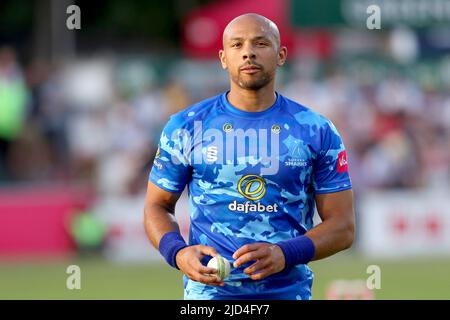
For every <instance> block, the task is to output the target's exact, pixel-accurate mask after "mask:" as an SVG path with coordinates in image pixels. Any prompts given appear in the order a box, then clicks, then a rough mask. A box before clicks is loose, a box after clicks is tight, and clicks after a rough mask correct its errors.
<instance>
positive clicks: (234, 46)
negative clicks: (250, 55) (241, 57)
mask: <svg viewBox="0 0 450 320" xmlns="http://www.w3.org/2000/svg"><path fill="white" fill-rule="evenodd" d="M231 46H232V47H233V48H236V47H240V46H241V44H240V43H233V44H232V45H231Z"/></svg>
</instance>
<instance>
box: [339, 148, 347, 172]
mask: <svg viewBox="0 0 450 320" xmlns="http://www.w3.org/2000/svg"><path fill="white" fill-rule="evenodd" d="M337 171H338V173H343V172H347V171H348V163H347V152H346V151H345V150H343V151H341V152H339V154H338V161H337Z"/></svg>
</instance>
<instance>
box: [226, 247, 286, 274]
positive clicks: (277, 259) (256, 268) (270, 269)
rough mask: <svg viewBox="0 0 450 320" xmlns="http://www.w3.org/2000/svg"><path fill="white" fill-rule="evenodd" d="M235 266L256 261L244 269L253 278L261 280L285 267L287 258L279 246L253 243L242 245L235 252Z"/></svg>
mask: <svg viewBox="0 0 450 320" xmlns="http://www.w3.org/2000/svg"><path fill="white" fill-rule="evenodd" d="M233 259H235V261H234V264H233V266H234V267H235V268H237V267H239V266H240V265H242V264H245V263H247V262H250V261H255V260H256V262H255V263H253V264H252V265H251V266H249V267H247V268H245V269H244V273H246V274H248V275H249V276H250V278H251V279H253V280H261V279H264V278H265V277H267V276H270V275H271V274H274V273H277V272H280V271H282V270H283V269H284V266H285V260H284V254H283V251H282V250H281V248H280V247H279V246H277V245H276V244H272V243H264V242H258V243H252V244H246V245H244V246H242V247H240V248H239V249H238V250H237V251H236V252H235V253H234V254H233Z"/></svg>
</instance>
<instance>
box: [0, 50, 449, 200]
mask: <svg viewBox="0 0 450 320" xmlns="http://www.w3.org/2000/svg"><path fill="white" fill-rule="evenodd" d="M292 59H293V60H292V61H291V62H290V66H289V67H288V68H287V70H286V71H283V73H282V74H281V75H280V78H279V81H278V91H279V92H281V93H283V94H285V95H286V96H288V97H289V98H291V99H294V100H296V101H298V102H300V103H302V104H304V105H306V106H308V107H310V108H312V109H314V110H316V111H318V112H320V113H322V114H324V115H326V116H327V117H329V118H330V119H331V120H332V121H333V122H334V123H335V125H336V126H337V128H338V129H339V131H340V132H341V135H342V137H343V140H344V143H345V145H346V147H347V149H348V154H349V162H350V171H351V175H352V179H353V182H354V186H355V189H357V190H358V191H359V192H363V191H366V190H371V189H414V188H448V187H449V181H450V90H449V89H450V79H444V80H446V81H447V82H446V81H442V82H441V83H439V84H434V83H432V82H430V81H428V82H427V81H419V80H418V79H417V78H416V77H412V76H411V74H409V73H405V72H402V71H400V70H396V69H389V68H387V69H386V70H385V72H384V73H381V75H379V76H378V77H377V76H375V75H376V73H375V72H374V71H371V70H369V69H367V68H369V67H370V66H371V65H372V67H373V64H371V63H370V62H366V64H365V65H361V64H357V63H356V62H349V63H348V64H339V63H337V62H336V63H332V64H330V66H331V67H329V68H327V69H325V70H322V71H320V72H319V71H318V70H320V68H321V66H322V63H320V62H318V61H314V59H302V58H292ZM449 61H450V60H448V59H447V61H445V59H444V60H443V62H442V64H441V67H442V68H444V69H445V68H447V71H448V74H450V62H449ZM349 66H350V67H349ZM442 68H440V69H441V70H440V71H441V72H442V74H446V73H447V71H445V70H443V69H442ZM163 69H164V73H161V72H160V71H158V70H157V68H156V67H155V65H152V64H151V63H147V62H143V60H142V59H141V60H140V59H139V58H136V59H124V58H117V57H115V58H112V57H107V56H102V57H101V58H89V59H78V60H77V61H72V62H71V63H66V64H60V65H52V64H49V63H48V62H46V61H38V60H36V61H32V62H31V63H28V64H21V63H19V62H18V59H17V57H16V55H15V52H14V50H13V49H12V48H9V47H3V48H0V183H1V184H10V183H17V182H19V183H20V182H26V183H30V182H31V183H32V182H37V183H41V182H52V181H59V182H68V183H83V184H88V185H90V186H93V187H95V189H96V190H97V191H98V192H99V193H100V194H108V195H114V194H120V195H126V194H135V193H139V192H142V191H143V190H144V189H145V185H146V181H147V175H148V172H149V169H150V167H151V163H152V160H153V156H154V154H155V151H156V146H157V143H158V140H159V135H160V132H161V129H162V128H163V126H164V124H165V122H166V121H167V119H168V117H169V115H170V114H173V113H175V112H177V111H178V110H181V109H183V108H185V107H187V106H188V105H190V104H192V103H194V102H196V101H199V100H201V99H204V98H207V97H209V96H212V95H215V94H218V93H220V92H221V91H224V90H226V89H227V87H228V80H227V75H226V73H225V72H224V71H223V70H221V68H220V66H219V64H218V62H217V61H189V60H186V59H183V58H180V57H178V58H177V59H175V60H174V61H173V62H171V63H166V65H165V66H164V68H163ZM368 75H369V76H368ZM431 76H432V78H433V76H436V77H437V76H438V75H431ZM425 78H426V77H425Z"/></svg>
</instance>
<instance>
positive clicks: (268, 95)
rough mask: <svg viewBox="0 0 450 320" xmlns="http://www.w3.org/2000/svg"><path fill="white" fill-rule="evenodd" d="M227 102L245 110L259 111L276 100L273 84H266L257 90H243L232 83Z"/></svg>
mask: <svg viewBox="0 0 450 320" xmlns="http://www.w3.org/2000/svg"><path fill="white" fill-rule="evenodd" d="M227 98H228V102H229V103H231V104H232V105H233V106H234V107H236V108H237V109H240V110H243V111H247V112H261V111H264V110H266V109H268V108H270V107H271V106H272V105H273V104H274V103H275V101H276V98H277V96H276V94H275V90H274V88H273V86H266V87H264V88H261V89H259V90H244V89H242V88H236V87H234V86H233V85H232V86H231V90H230V92H229V93H228V96H227Z"/></svg>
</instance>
